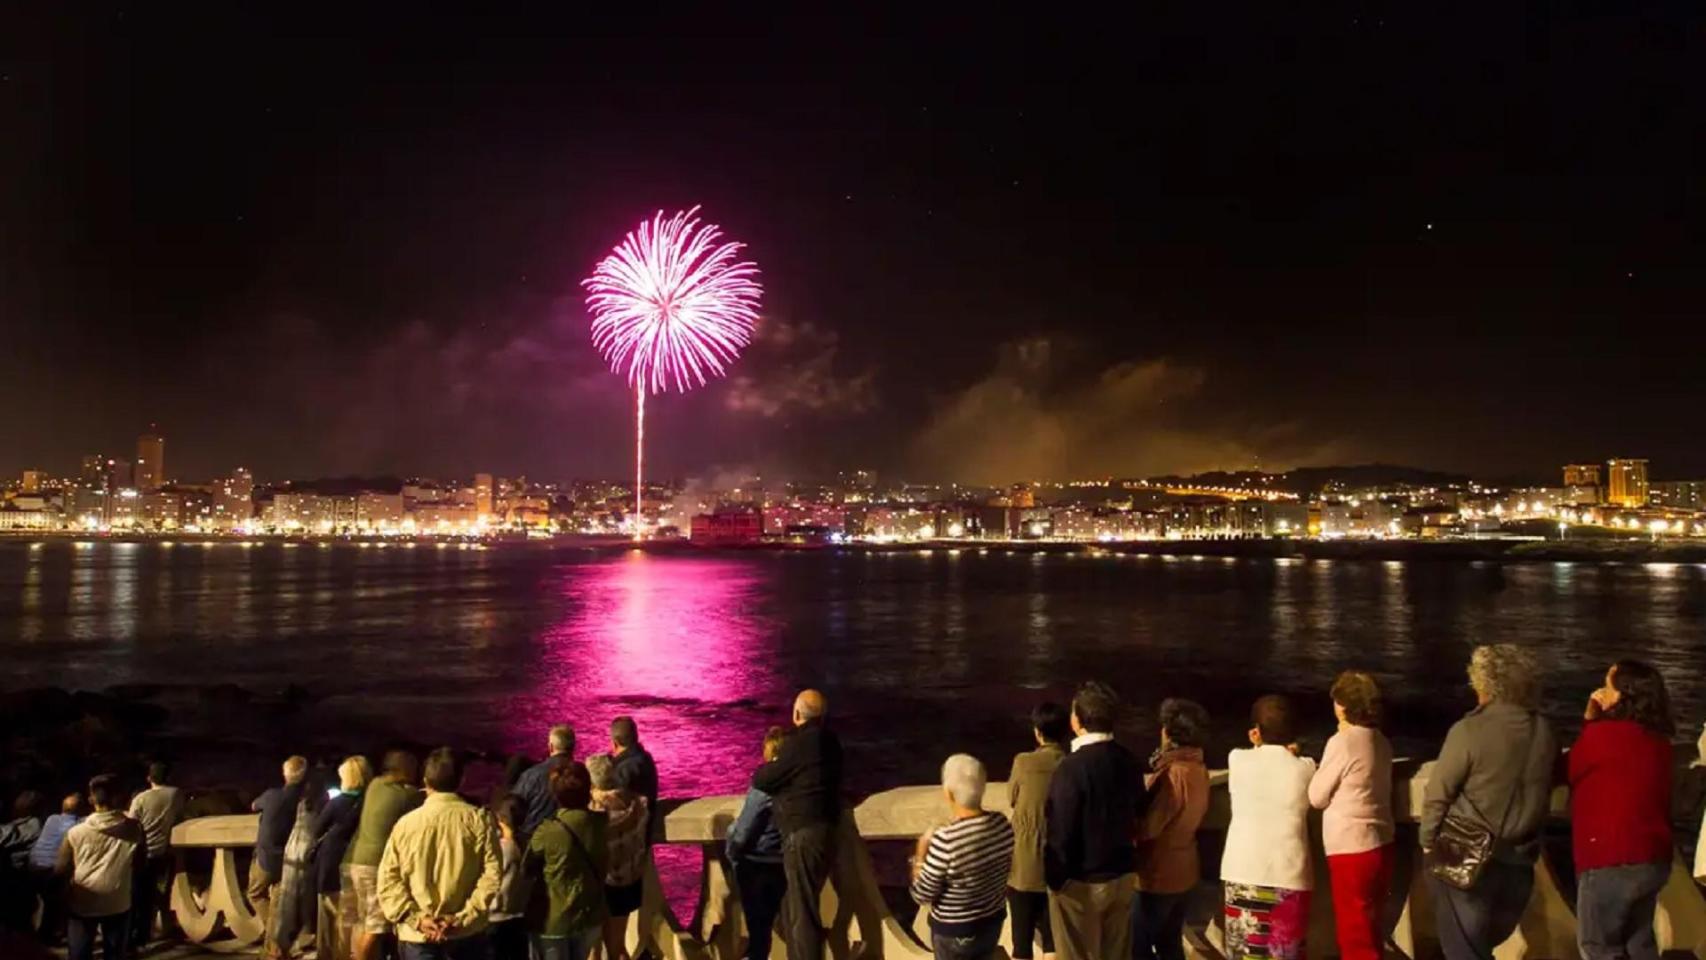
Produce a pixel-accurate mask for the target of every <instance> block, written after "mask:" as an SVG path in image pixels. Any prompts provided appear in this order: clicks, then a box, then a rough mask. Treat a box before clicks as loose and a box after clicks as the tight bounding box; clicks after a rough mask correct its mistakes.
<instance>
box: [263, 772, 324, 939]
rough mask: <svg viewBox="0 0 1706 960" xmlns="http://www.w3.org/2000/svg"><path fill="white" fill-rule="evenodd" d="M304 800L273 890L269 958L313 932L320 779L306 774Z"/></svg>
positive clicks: (268, 931) (321, 794)
mask: <svg viewBox="0 0 1706 960" xmlns="http://www.w3.org/2000/svg"><path fill="white" fill-rule="evenodd" d="M303 782H304V784H305V787H304V789H303V791H302V799H300V800H298V801H297V802H296V819H295V820H294V821H293V822H292V823H291V827H290V836H289V837H288V838H287V839H286V840H285V843H284V856H283V860H282V863H283V869H282V871H281V872H280V874H279V882H278V887H277V889H276V890H275V891H274V893H273V915H272V923H271V924H270V925H269V926H268V927H267V950H266V956H267V958H268V960H284V958H286V957H289V956H290V955H291V953H292V952H293V951H294V949H295V947H296V940H297V938H298V937H300V936H301V935H302V933H303V931H308V932H309V933H313V932H314V919H315V914H316V909H315V903H316V897H315V893H314V883H315V876H314V865H313V862H312V860H313V855H314V821H315V819H316V818H317V817H318V815H319V812H320V809H321V807H322V806H323V805H324V804H323V802H322V801H323V800H324V799H325V792H324V790H323V789H322V787H321V784H320V781H319V778H318V777H316V776H314V775H312V774H309V775H306V776H305V777H304V781H303Z"/></svg>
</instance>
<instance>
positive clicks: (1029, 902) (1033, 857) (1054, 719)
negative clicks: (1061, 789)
mask: <svg viewBox="0 0 1706 960" xmlns="http://www.w3.org/2000/svg"><path fill="white" fill-rule="evenodd" d="M1031 736H1032V737H1034V738H1035V739H1036V743H1037V747H1036V749H1035V750H1027V751H1026V752H1024V753H1021V754H1019V755H1018V756H1016V757H1014V758H1013V772H1012V774H1011V775H1010V776H1009V777H1008V778H1007V802H1008V804H1009V805H1010V806H1011V807H1012V808H1013V840H1014V844H1013V872H1012V875H1011V876H1009V877H1008V878H1007V887H1008V889H1007V908H1008V910H1009V911H1011V912H1012V914H1013V960H1031V955H1032V950H1034V949H1035V946H1036V941H1037V940H1038V939H1041V940H1042V945H1043V956H1044V957H1045V958H1047V960H1053V958H1054V929H1053V928H1052V927H1051V926H1050V925H1049V919H1048V884H1046V883H1044V882H1043V843H1044V836H1045V834H1046V832H1047V829H1048V825H1047V823H1046V822H1045V820H1044V817H1043V807H1044V804H1045V802H1046V801H1047V800H1048V785H1049V781H1050V780H1052V779H1053V778H1054V770H1055V768H1056V767H1058V766H1060V761H1061V759H1062V758H1064V757H1065V756H1066V749H1067V747H1066V745H1067V743H1068V742H1070V741H1071V739H1072V726H1071V724H1070V722H1069V721H1068V720H1067V716H1066V711H1065V710H1064V709H1062V708H1061V706H1060V705H1059V704H1057V703H1040V704H1038V705H1037V706H1036V708H1035V709H1033V710H1032V711H1031Z"/></svg>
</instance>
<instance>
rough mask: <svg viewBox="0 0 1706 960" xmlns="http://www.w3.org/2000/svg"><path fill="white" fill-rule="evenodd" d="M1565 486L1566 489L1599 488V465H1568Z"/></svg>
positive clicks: (1565, 468) (1565, 470) (1565, 469)
mask: <svg viewBox="0 0 1706 960" xmlns="http://www.w3.org/2000/svg"><path fill="white" fill-rule="evenodd" d="M1564 486H1566V487H1597V486H1599V464H1597V463H1567V464H1565V465H1564Z"/></svg>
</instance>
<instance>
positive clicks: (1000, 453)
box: [911, 337, 1335, 484]
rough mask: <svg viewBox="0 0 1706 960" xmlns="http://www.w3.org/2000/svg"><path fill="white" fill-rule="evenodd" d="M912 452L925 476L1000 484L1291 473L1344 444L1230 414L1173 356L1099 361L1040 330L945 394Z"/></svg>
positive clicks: (1197, 370)
mask: <svg viewBox="0 0 1706 960" xmlns="http://www.w3.org/2000/svg"><path fill="white" fill-rule="evenodd" d="M911 453H912V460H913V463H914V464H915V465H916V466H917V468H918V469H919V470H920V471H921V473H922V474H923V475H925V476H929V477H932V478H942V479H951V480H957V481H961V482H967V483H984V484H999V483H1009V482H1012V481H1015V480H1027V479H1034V480H1040V479H1061V480H1065V479H1075V478H1093V477H1102V476H1116V477H1119V476H1149V475H1156V474H1165V473H1194V472H1199V471H1206V470H1216V469H1251V468H1254V467H1257V466H1259V467H1260V468H1261V469H1265V470H1283V469H1287V468H1289V467H1291V466H1294V465H1297V464H1298V463H1302V462H1314V461H1320V460H1324V459H1331V458H1332V457H1333V456H1334V455H1335V450H1334V449H1333V447H1332V446H1331V445H1330V444H1325V443H1317V442H1313V441H1311V440H1310V439H1309V438H1308V437H1307V436H1306V435H1305V434H1304V432H1303V431H1302V429H1301V428H1300V427H1299V426H1298V425H1297V424H1296V423H1293V422H1288V421H1283V420H1278V421H1261V420H1256V419H1250V418H1247V417H1246V418H1240V419H1237V420H1230V419H1229V418H1228V417H1227V416H1226V414H1225V412H1224V410H1223V408H1222V407H1221V406H1220V405H1219V404H1217V400H1216V397H1215V395H1214V393H1213V392H1212V391H1211V390H1210V389H1209V375H1208V373H1207V371H1205V370H1204V369H1203V368H1201V367H1197V366H1192V365H1189V364H1181V363H1177V362H1174V361H1172V360H1169V359H1166V358H1158V359H1150V360H1132V361H1123V362H1119V363H1115V364H1112V365H1106V366H1100V367H1097V366H1096V365H1095V364H1094V363H1093V362H1089V361H1088V358H1087V357H1085V356H1084V353H1083V351H1080V350H1078V349H1076V348H1075V346H1074V345H1073V344H1071V343H1069V342H1061V341H1057V340H1055V339H1051V338H1046V337H1042V338H1036V339H1031V340H1025V341H1020V342H1016V343H1011V344H1008V345H1007V346H1006V347H1004V348H1003V350H1002V351H1001V356H1000V359H999V360H998V362H997V364H996V366H995V369H994V370H992V371H991V372H990V373H989V374H988V375H987V376H985V377H983V378H982V379H979V380H977V381H976V382H974V383H972V384H971V385H970V386H968V387H966V388H964V389H962V390H959V391H958V392H955V393H953V394H951V395H949V396H948V397H947V398H946V399H944V400H943V401H942V402H941V403H940V404H939V405H938V406H937V408H936V410H935V412H934V414H933V415H932V416H931V417H930V419H929V421H928V423H927V424H926V426H925V427H924V428H923V429H922V430H921V431H920V433H919V434H918V436H917V438H916V439H915V440H914V442H913V444H912V450H911Z"/></svg>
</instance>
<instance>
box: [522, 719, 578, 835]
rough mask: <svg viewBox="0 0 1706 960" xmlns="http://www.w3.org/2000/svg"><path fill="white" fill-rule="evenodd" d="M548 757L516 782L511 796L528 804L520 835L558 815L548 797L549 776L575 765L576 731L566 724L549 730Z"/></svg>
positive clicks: (547, 739) (530, 831)
mask: <svg viewBox="0 0 1706 960" xmlns="http://www.w3.org/2000/svg"><path fill="white" fill-rule="evenodd" d="M545 742H546V745H547V747H548V748H549V750H550V753H549V754H548V755H547V756H546V757H545V759H544V760H542V761H540V762H539V763H536V764H534V765H533V766H531V767H528V768H527V770H526V771H524V772H523V773H522V774H521V776H520V778H518V779H517V780H516V781H515V788H514V789H513V790H511V791H510V792H512V793H514V794H515V795H516V796H518V797H520V798H521V799H522V801H523V802H524V803H526V804H527V822H526V823H524V824H522V825H521V832H522V833H524V834H531V833H533V831H535V830H537V829H539V825H540V824H541V823H544V822H545V821H546V820H549V819H550V818H551V817H552V816H553V815H554V814H556V812H557V800H556V798H555V797H554V796H552V794H551V774H552V773H553V772H555V771H556V770H557V769H558V768H559V767H566V766H568V765H569V764H571V763H574V762H575V728H574V727H571V726H569V725H568V724H566V723H562V724H558V725H557V726H554V727H552V728H551V732H550V734H548V735H547V736H546V738H545Z"/></svg>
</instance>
